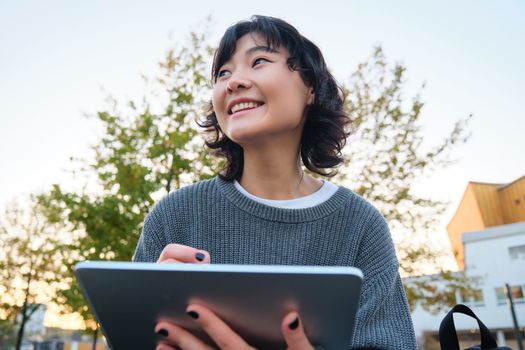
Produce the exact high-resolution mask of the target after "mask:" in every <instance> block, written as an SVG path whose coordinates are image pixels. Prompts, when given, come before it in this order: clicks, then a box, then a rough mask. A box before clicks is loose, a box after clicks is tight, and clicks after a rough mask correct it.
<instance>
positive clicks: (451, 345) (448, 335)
mask: <svg viewBox="0 0 525 350" xmlns="http://www.w3.org/2000/svg"><path fill="white" fill-rule="evenodd" d="M454 312H459V313H461V314H465V315H468V316H470V317H473V318H475V319H476V320H477V321H478V325H479V333H480V335H481V345H477V346H474V347H471V348H468V349H465V350H481V349H482V350H512V349H511V348H509V347H506V346H500V347H498V344H496V341H495V340H494V338H493V337H492V334H490V331H489V329H488V328H487V327H486V326H485V325H484V324H483V322H481V320H480V319H479V318H478V317H477V316H476V314H474V312H473V311H472V310H471V309H470V308H469V307H467V306H465V305H462V304H458V305H456V306H454V307H453V308H452V309H451V310H450V311H449V312H448V314H447V315H446V316H445V318H443V321H441V325H439V343H440V344H441V350H460V349H459V342H458V334H457V333H456V326H455V325H454V318H453V317H452V316H453V315H454Z"/></svg>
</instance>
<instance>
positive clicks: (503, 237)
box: [412, 222, 525, 349]
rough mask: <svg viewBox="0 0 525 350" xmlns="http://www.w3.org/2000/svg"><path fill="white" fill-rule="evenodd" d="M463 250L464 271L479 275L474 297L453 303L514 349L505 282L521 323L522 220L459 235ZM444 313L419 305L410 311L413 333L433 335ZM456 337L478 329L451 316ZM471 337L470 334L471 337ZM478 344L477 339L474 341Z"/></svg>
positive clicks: (524, 285) (524, 316) (524, 283)
mask: <svg viewBox="0 0 525 350" xmlns="http://www.w3.org/2000/svg"><path fill="white" fill-rule="evenodd" d="M462 242H463V245H464V252H465V273H466V274H467V276H472V277H473V276H479V277H481V283H480V287H481V288H480V289H479V293H477V296H476V297H475V298H470V300H462V299H463V298H461V295H459V293H458V295H457V303H462V304H465V305H467V306H469V307H470V308H471V309H472V310H473V311H474V312H475V313H476V315H477V316H478V317H479V318H480V319H481V320H482V321H483V323H484V324H485V325H486V326H487V327H488V328H489V329H490V330H491V331H492V332H494V333H495V334H496V336H497V340H498V345H499V346H503V345H507V346H510V347H512V348H516V349H517V345H516V342H515V337H514V326H513V320H512V314H511V312H510V308H509V305H508V304H507V298H506V294H505V289H504V287H505V284H506V283H508V284H509V285H510V287H511V294H512V296H513V300H514V308H515V312H516V316H517V321H518V326H519V327H520V328H521V330H522V334H523V329H524V326H525V222H519V223H514V224H508V225H501V226H495V227H491V228H487V229H484V230H482V231H475V232H468V233H464V234H463V235H462ZM445 314H446V313H445V312H443V313H439V314H437V315H432V314H430V313H428V312H426V311H425V310H423V309H422V308H421V307H416V309H415V310H414V312H413V313H412V318H413V321H414V327H415V330H416V335H417V336H418V337H421V336H422V335H423V334H437V332H438V330H439V325H440V323H441V320H442V319H443V317H444V316H445ZM454 320H455V325H456V329H457V331H458V335H459V336H460V338H461V337H462V335H463V336H466V335H468V334H472V333H473V332H474V331H473V330H477V329H478V325H477V323H476V321H475V320H473V319H472V318H470V317H468V316H463V315H458V316H454ZM473 338H474V337H473ZM477 343H479V340H478V342H477Z"/></svg>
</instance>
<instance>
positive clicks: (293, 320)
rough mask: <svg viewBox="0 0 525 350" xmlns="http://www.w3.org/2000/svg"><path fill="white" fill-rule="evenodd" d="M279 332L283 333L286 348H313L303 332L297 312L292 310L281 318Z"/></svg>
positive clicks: (296, 349)
mask: <svg viewBox="0 0 525 350" xmlns="http://www.w3.org/2000/svg"><path fill="white" fill-rule="evenodd" d="M281 332H282V333H283V336H284V340H285V341H286V345H288V350H313V349H314V348H313V346H312V344H310V341H309V340H308V338H307V337H306V334H305V333H304V328H303V323H302V322H301V318H300V317H299V314H298V313H297V312H295V311H292V312H290V313H288V314H287V315H286V316H285V317H284V318H283V322H282V323H281Z"/></svg>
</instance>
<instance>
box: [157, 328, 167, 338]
mask: <svg viewBox="0 0 525 350" xmlns="http://www.w3.org/2000/svg"><path fill="white" fill-rule="evenodd" d="M157 334H158V335H162V336H163V337H167V336H168V335H169V334H168V331H167V330H165V329H164V328H161V329H159V330H158V331H157Z"/></svg>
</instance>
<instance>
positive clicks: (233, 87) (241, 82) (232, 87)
mask: <svg viewBox="0 0 525 350" xmlns="http://www.w3.org/2000/svg"><path fill="white" fill-rule="evenodd" d="M251 87H252V83H251V81H249V80H247V79H242V78H239V77H235V76H232V77H231V78H230V79H229V80H228V83H227V84H226V90H227V91H228V93H230V94H231V93H234V92H237V91H239V90H240V89H249V88H251Z"/></svg>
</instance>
